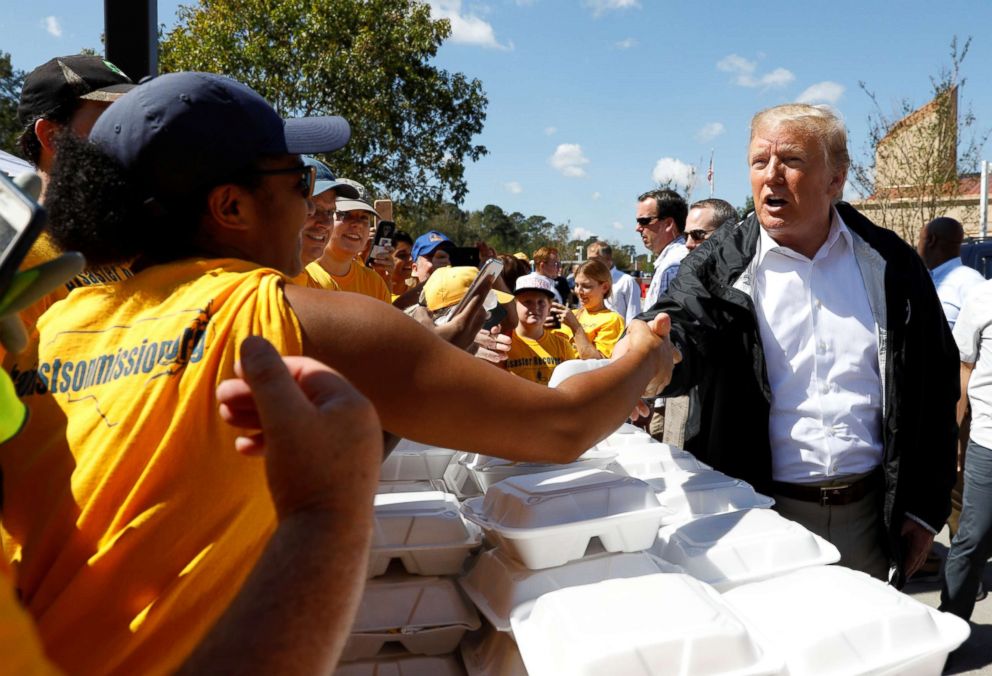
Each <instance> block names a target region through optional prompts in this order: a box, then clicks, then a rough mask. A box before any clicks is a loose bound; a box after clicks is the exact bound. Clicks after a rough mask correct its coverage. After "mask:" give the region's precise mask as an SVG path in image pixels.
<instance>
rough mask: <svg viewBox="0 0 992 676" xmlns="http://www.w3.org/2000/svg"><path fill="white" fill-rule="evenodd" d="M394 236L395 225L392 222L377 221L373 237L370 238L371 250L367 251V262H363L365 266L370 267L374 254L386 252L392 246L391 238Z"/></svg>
mask: <svg viewBox="0 0 992 676" xmlns="http://www.w3.org/2000/svg"><path fill="white" fill-rule="evenodd" d="M395 234H396V224H395V223H393V222H392V221H379V225H377V226H376V227H375V236H374V237H373V238H372V249H371V250H370V251H369V257H368V260H366V261H365V264H366V265H372V261H373V260H375V257H376V254H378V253H381V252H383V251H388V250H389V247H391V246H393V236H394V235H395Z"/></svg>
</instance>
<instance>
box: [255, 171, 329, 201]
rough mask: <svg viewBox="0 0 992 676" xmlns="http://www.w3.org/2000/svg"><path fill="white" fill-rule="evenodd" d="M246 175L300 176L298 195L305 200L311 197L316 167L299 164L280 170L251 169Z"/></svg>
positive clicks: (315, 180) (315, 177)
mask: <svg viewBox="0 0 992 676" xmlns="http://www.w3.org/2000/svg"><path fill="white" fill-rule="evenodd" d="M248 173H250V174H255V175H256V176H279V175H280V174H300V185H299V188H300V194H301V195H303V196H304V197H305V198H307V199H310V198H311V197H313V186H314V184H315V183H316V182H317V167H311V166H309V165H307V164H300V165H298V166H295V167H283V168H282V169H252V170H250V171H249V172H248Z"/></svg>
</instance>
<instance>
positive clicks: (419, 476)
mask: <svg viewBox="0 0 992 676" xmlns="http://www.w3.org/2000/svg"><path fill="white" fill-rule="evenodd" d="M455 453H456V451H453V450H451V449H449V448H435V447H433V446H426V445H424V444H419V443H417V442H415V441H410V440H409V439H402V440H400V442H399V444H397V446H396V448H395V449H393V452H392V453H390V454H389V455H388V456H387V457H386V459H385V460H384V461H383V462H382V467H381V468H380V470H379V480H380V481H430V480H431V479H443V478H444V470H445V469H446V468H447V467H448V463H449V462H451V458H452V456H454V455H455Z"/></svg>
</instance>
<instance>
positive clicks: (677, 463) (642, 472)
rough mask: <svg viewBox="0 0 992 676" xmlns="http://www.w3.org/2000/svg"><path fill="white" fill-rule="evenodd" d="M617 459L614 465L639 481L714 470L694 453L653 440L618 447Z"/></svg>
mask: <svg viewBox="0 0 992 676" xmlns="http://www.w3.org/2000/svg"><path fill="white" fill-rule="evenodd" d="M616 451H617V457H616V458H615V459H614V460H613V463H614V465H616V466H617V467H619V468H620V469H621V470H622V471H623V472H624V473H625V474H627V476H632V477H637V478H638V479H644V480H645V481H647V480H648V479H657V478H659V477H664V476H665V475H666V474H671V473H677V472H699V471H703V470H709V469H713V468H712V467H710V466H709V465H707V464H706V463H704V462H700V461H699V460H697V459H696V456H694V455H693V454H692V453H689V452H688V451H683V450H682V449H680V448H676V447H674V446H669V445H668V444H659V443H658V442H656V441H654V440H653V439H652V440H651V441H650V442H643V443H637V444H628V445H625V446H617V447H616Z"/></svg>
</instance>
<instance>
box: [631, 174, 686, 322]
mask: <svg viewBox="0 0 992 676" xmlns="http://www.w3.org/2000/svg"><path fill="white" fill-rule="evenodd" d="M687 211H688V207H687V206H686V203H685V200H684V199H682V196H681V195H679V194H678V193H677V192H675V191H674V190H668V189H665V190H650V191H648V192H646V193H643V194H641V195H640V196H639V197H638V198H637V218H636V219H635V220H636V221H637V234H639V235H640V236H641V241H642V242H644V246H645V247H646V248H647V250H648V251H650V252H651V253H652V254H654V255H655V259H654V275H653V276H652V277H651V286H649V287H648V292H647V294H646V295H645V296H644V307H651V306H652V305H654V304H655V303H657V302H658V299H659V298H661V296H662V294H664V293H665V290H666V289H667V288H668V283H669V282H670V281H671V280H672V279H673V278H674V277H675V273H676V272H678V266H679V263H681V262H682V259H683V258H685V257H686V255H687V254H688V253H689V250H688V249H687V248H686V246H685V217H686V212H687Z"/></svg>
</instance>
